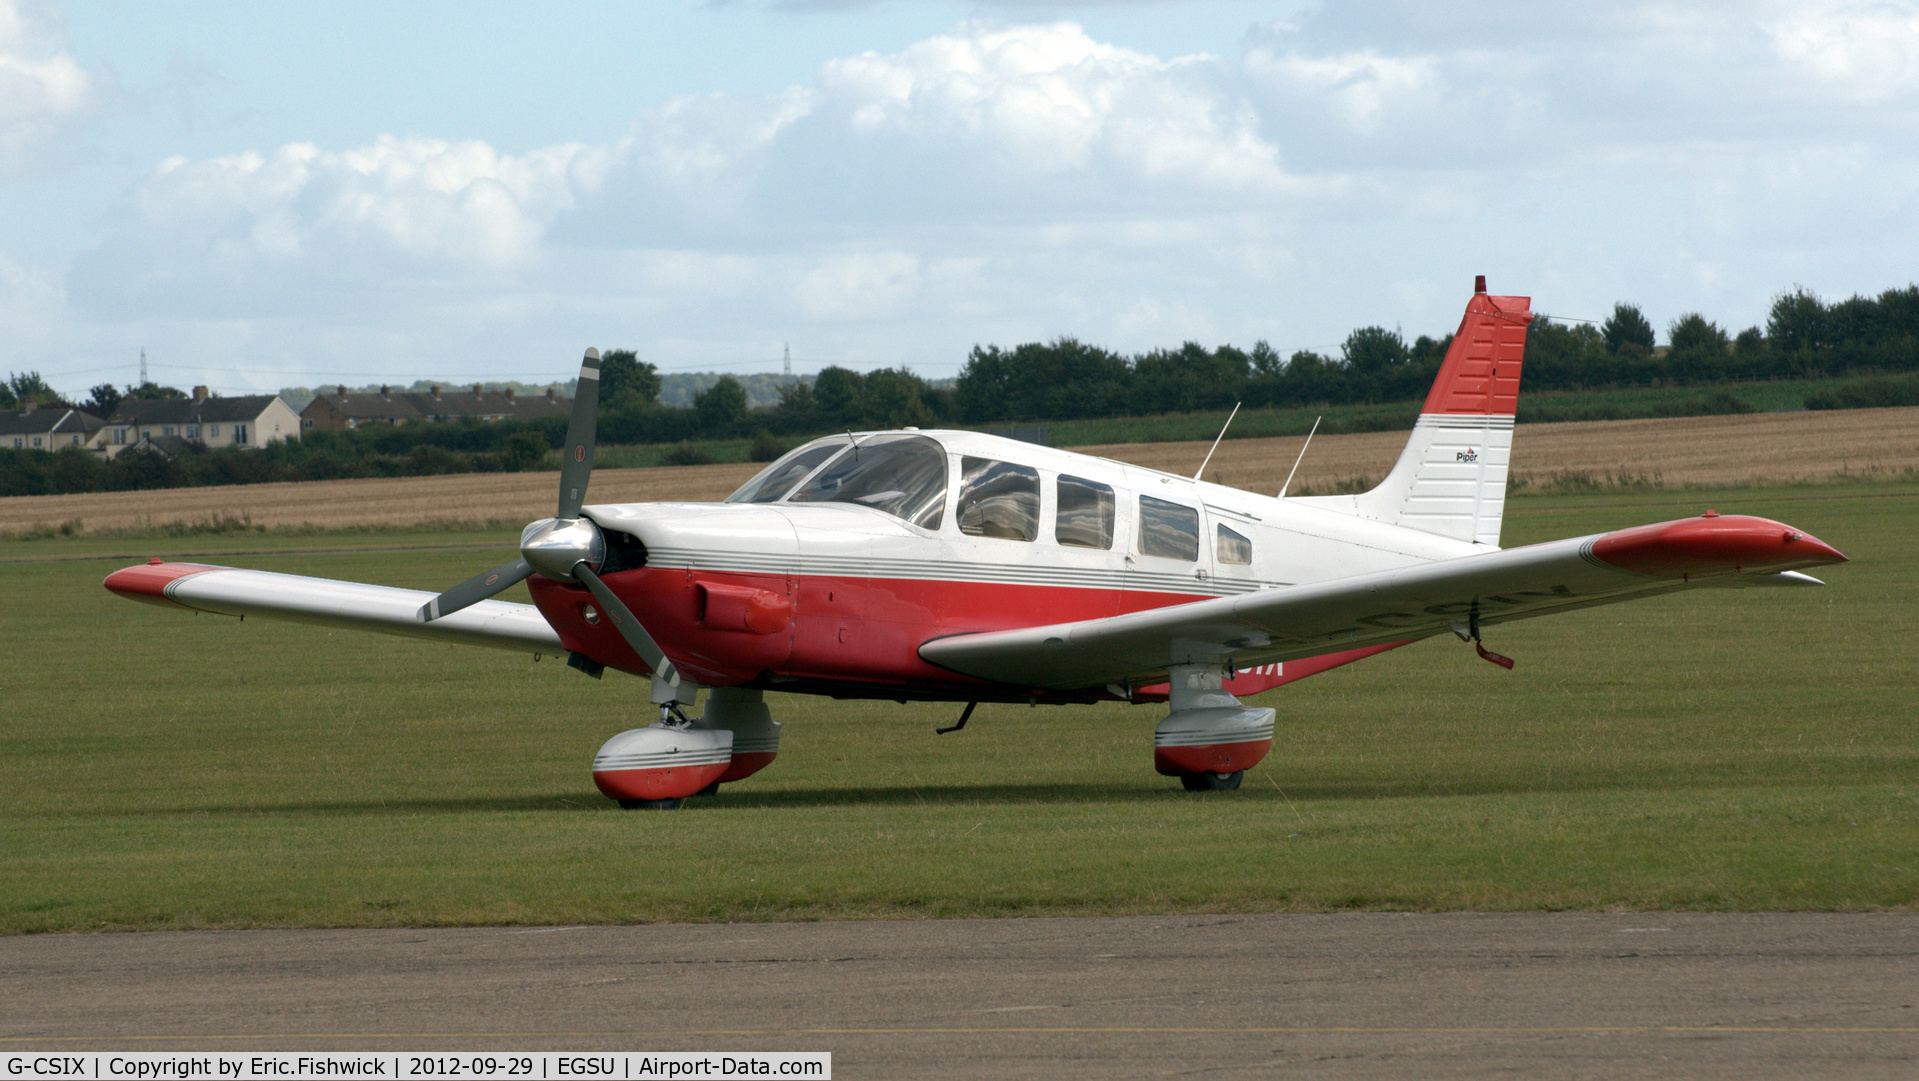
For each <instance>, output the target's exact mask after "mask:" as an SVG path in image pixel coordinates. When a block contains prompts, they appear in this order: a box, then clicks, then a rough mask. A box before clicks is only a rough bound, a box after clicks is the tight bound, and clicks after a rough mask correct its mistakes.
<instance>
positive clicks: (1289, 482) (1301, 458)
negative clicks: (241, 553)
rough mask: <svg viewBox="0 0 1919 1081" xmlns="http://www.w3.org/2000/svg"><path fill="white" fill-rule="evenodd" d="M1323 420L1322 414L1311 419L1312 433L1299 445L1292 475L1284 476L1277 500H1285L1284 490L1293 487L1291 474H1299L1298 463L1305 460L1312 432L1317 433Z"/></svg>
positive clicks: (1311, 440) (1311, 439)
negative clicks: (1284, 481) (1284, 479)
mask: <svg viewBox="0 0 1919 1081" xmlns="http://www.w3.org/2000/svg"><path fill="white" fill-rule="evenodd" d="M1324 419H1326V415H1325V414H1324V413H1321V414H1320V415H1319V416H1316V417H1314V418H1313V431H1312V432H1307V433H1306V442H1304V443H1301V444H1300V445H1299V457H1297V458H1294V459H1293V469H1292V473H1288V474H1286V483H1284V484H1282V485H1280V486H1279V498H1281V499H1284V498H1286V489H1288V488H1291V487H1292V486H1293V473H1297V472H1299V463H1301V462H1303V461H1305V460H1306V448H1307V447H1310V446H1312V445H1313V432H1317V431H1319V422H1320V421H1322V420H1324Z"/></svg>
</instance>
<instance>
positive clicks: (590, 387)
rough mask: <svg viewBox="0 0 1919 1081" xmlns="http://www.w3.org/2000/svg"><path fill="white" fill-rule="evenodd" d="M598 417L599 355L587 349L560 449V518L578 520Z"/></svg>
mask: <svg viewBox="0 0 1919 1081" xmlns="http://www.w3.org/2000/svg"><path fill="white" fill-rule="evenodd" d="M599 414H600V351H599V350H598V349H588V350H587V351H586V358H585V359H584V360H581V361H580V382H579V385H578V387H577V388H575V390H574V391H573V415H572V416H571V417H569V418H568V419H567V422H566V445H565V446H563V447H561V448H560V513H559V515H558V516H559V517H561V518H578V517H579V516H580V506H581V504H583V503H585V502H586V482H587V481H588V480H589V479H590V478H591V477H592V476H593V426H594V423H595V421H597V420H598V418H599Z"/></svg>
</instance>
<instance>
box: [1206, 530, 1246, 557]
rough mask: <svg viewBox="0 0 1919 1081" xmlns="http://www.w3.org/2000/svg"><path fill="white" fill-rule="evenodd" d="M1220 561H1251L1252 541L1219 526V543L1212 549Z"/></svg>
mask: <svg viewBox="0 0 1919 1081" xmlns="http://www.w3.org/2000/svg"><path fill="white" fill-rule="evenodd" d="M1214 553H1215V554H1216V555H1217V556H1218V557H1219V561H1220V562H1221V563H1251V562H1252V561H1253V542H1252V540H1251V538H1248V537H1242V536H1240V535H1239V534H1238V533H1237V532H1234V531H1233V530H1231V529H1228V528H1226V527H1225V526H1220V527H1219V545H1218V547H1217V548H1215V549H1214Z"/></svg>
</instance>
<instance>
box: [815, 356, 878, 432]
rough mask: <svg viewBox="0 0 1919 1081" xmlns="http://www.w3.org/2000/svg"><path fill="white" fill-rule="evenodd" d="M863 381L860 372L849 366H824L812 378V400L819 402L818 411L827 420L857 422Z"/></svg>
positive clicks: (842, 422) (860, 409)
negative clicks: (816, 375)
mask: <svg viewBox="0 0 1919 1081" xmlns="http://www.w3.org/2000/svg"><path fill="white" fill-rule="evenodd" d="M865 382H866V381H865V380H864V379H863V378H861V376H860V373H858V372H856V371H853V370H852V369H850V368H841V367H839V366H837V365H835V366H833V367H829V368H824V369H822V370H821V371H820V374H819V375H818V377H816V378H815V379H814V380H813V400H814V401H815V402H817V403H819V408H820V412H821V413H823V414H825V417H826V420H827V421H828V422H830V423H833V424H841V425H847V424H858V423H859V422H860V416H861V413H862V405H861V398H862V397H863V396H864V392H865Z"/></svg>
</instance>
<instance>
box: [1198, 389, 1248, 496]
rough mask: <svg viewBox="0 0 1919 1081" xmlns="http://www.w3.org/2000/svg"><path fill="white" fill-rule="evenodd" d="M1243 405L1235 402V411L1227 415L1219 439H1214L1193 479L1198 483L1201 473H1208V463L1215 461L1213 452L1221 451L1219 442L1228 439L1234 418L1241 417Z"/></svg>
mask: <svg viewBox="0 0 1919 1081" xmlns="http://www.w3.org/2000/svg"><path fill="white" fill-rule="evenodd" d="M1242 404H1244V403H1242V402H1234V403H1233V411H1232V412H1231V413H1228V414H1227V415H1226V423H1224V424H1222V425H1220V426H1219V435H1218V436H1217V437H1215V438H1214V439H1213V446H1212V449H1211V450H1208V451H1207V452H1206V457H1205V458H1203V459H1201V460H1200V463H1199V470H1198V472H1195V473H1194V474H1193V479H1194V480H1195V481H1197V480H1199V477H1200V474H1201V473H1204V472H1206V463H1208V462H1210V461H1212V460H1213V451H1215V450H1218V449H1219V441H1220V440H1221V439H1224V438H1226V429H1228V428H1231V427H1232V426H1233V418H1234V417H1236V416H1239V407H1240V406H1241V405H1242Z"/></svg>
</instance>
